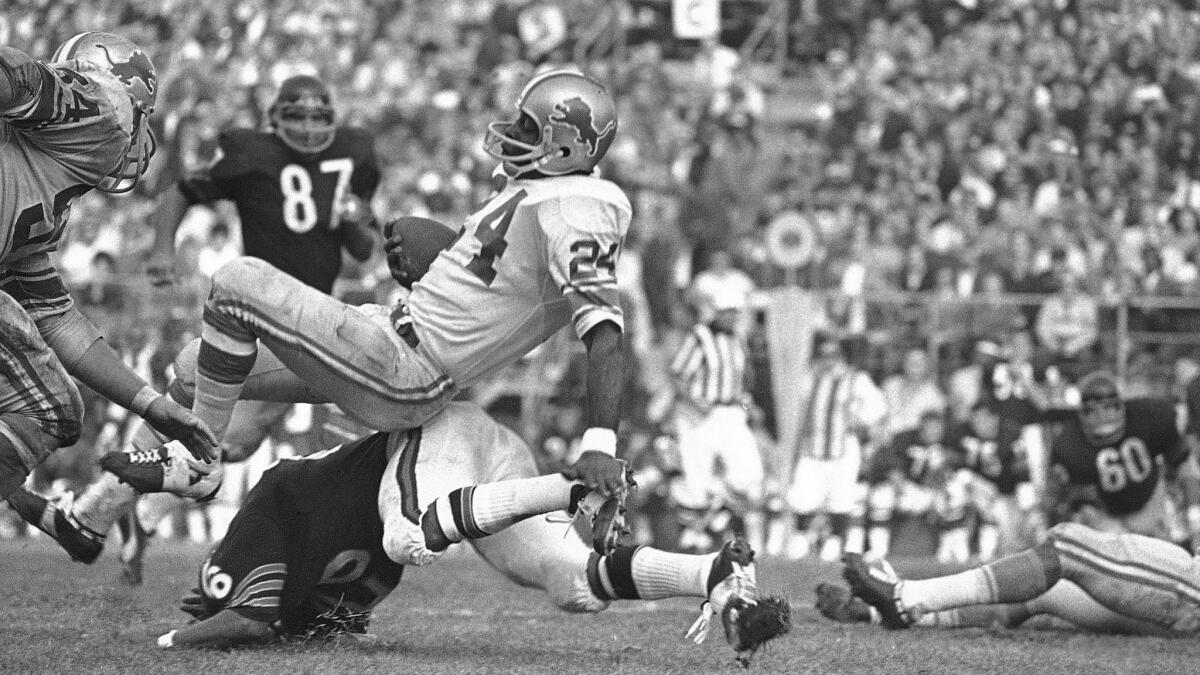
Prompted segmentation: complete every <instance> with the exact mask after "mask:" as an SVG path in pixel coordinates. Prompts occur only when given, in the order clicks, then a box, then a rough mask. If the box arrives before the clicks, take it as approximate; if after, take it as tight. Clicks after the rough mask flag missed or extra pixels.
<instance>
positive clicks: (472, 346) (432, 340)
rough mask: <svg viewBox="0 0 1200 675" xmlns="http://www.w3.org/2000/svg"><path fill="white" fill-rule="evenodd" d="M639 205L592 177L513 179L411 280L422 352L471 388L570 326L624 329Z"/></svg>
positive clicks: (581, 330)
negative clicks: (625, 250)
mask: <svg viewBox="0 0 1200 675" xmlns="http://www.w3.org/2000/svg"><path fill="white" fill-rule="evenodd" d="M631 216H632V208H631V207H630V205H629V200H628V198H626V196H625V193H624V192H622V191H621V189H620V188H619V187H617V186H616V185H615V184H613V183H611V182H609V181H606V180H602V179H600V178H597V177H594V176H584V175H568V176H556V177H539V178H528V179H510V180H508V181H507V185H506V186H505V187H504V189H502V190H500V192H499V193H498V194H496V195H495V196H494V197H492V198H491V199H490V200H489V201H488V203H487V204H485V205H484V207H483V208H482V209H480V210H479V211H477V212H476V213H474V214H473V215H471V216H470V217H469V218H467V221H466V224H465V225H464V227H463V229H462V231H461V232H460V233H459V237H458V239H457V240H456V241H455V242H454V243H453V244H452V245H451V246H450V247H449V248H448V249H446V250H445V251H442V253H441V254H440V255H439V256H438V258H437V259H436V260H435V261H434V262H433V264H432V265H430V267H429V271H428V272H426V274H425V276H424V277H423V278H422V279H421V280H420V281H418V282H417V283H415V284H413V289H412V295H411V296H409V300H408V303H409V311H410V312H411V315H412V319H413V324H414V326H415V330H416V334H417V337H418V338H419V339H420V341H421V347H422V348H423V349H424V350H426V351H427V353H428V354H430V356H432V357H433V358H434V359H435V360H436V361H437V362H438V365H440V366H441V367H442V368H443V370H444V372H445V373H446V374H448V375H450V376H451V377H452V378H454V380H455V382H456V383H457V384H458V385H459V386H467V385H469V384H471V383H472V382H474V381H476V380H478V379H479V378H480V377H482V376H484V375H487V374H489V373H491V372H493V371H495V370H497V369H499V368H501V367H503V366H505V365H508V364H509V363H511V362H513V361H515V360H516V359H518V358H520V357H522V356H524V355H525V354H526V353H528V352H529V351H530V350H531V349H533V348H534V347H536V346H537V345H539V344H541V343H542V342H544V341H545V340H546V339H547V338H549V337H550V336H551V335H553V334H554V333H556V332H557V331H558V330H559V329H561V328H562V327H563V326H565V325H567V323H571V324H572V325H573V327H574V329H575V333H576V334H577V335H578V336H579V337H580V338H582V337H583V336H584V335H586V334H587V332H588V331H590V330H591V329H592V328H593V327H594V326H596V325H597V324H599V323H601V322H604V321H612V322H613V323H615V324H616V325H617V326H618V327H619V328H623V327H624V322H623V319H622V314H621V307H620V301H619V297H618V293H617V278H616V273H615V268H616V262H617V258H618V256H619V255H620V252H621V245H622V243H623V241H624V238H625V233H626V231H628V229H629V221H630V218H631Z"/></svg>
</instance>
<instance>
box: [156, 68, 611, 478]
mask: <svg viewBox="0 0 1200 675" xmlns="http://www.w3.org/2000/svg"><path fill="white" fill-rule="evenodd" d="M517 109H518V111H519V116H518V118H517V119H516V120H515V121H511V122H493V123H492V124H491V125H489V127H488V133H487V136H486V142H485V147H486V148H487V149H488V151H489V152H490V153H491V154H492V155H493V156H495V157H497V158H498V159H500V160H501V162H502V167H503V169H504V172H505V175H506V176H507V179H506V181H505V185H504V187H503V188H502V189H500V190H499V192H498V193H497V194H496V195H495V196H494V197H493V198H492V199H491V200H489V202H488V203H487V204H486V205H485V206H484V207H483V208H482V209H481V210H480V211H478V212H477V213H475V214H474V215H472V216H471V217H469V218H468V219H467V222H466V226H465V227H464V228H463V230H462V232H461V234H460V236H459V238H458V240H457V241H456V242H455V243H454V244H453V245H452V246H450V247H449V248H448V249H446V250H445V251H442V252H441V254H440V255H439V256H438V258H437V259H436V260H435V261H434V262H433V264H432V265H431V266H430V268H429V271H428V272H427V273H426V274H425V276H424V277H423V278H422V279H421V280H420V281H418V282H416V283H414V284H413V287H412V294H411V296H410V297H409V298H408V299H407V300H406V301H402V302H400V303H397V304H396V305H395V306H393V307H390V308H389V307H382V306H378V305H366V306H362V307H353V306H350V305H347V304H346V303H343V302H340V301H337V300H335V299H333V298H330V297H328V296H326V295H324V294H322V293H320V292H319V291H316V290H315V289H312V288H311V287H309V286H306V285H305V284H303V283H301V282H299V281H296V280H295V279H293V278H291V277H289V276H288V275H286V274H284V273H282V272H280V271H279V270H277V269H276V268H274V267H272V266H271V265H269V264H267V263H265V262H263V261H261V260H257V259H255V258H240V259H238V260H235V261H232V262H230V263H228V264H227V265H225V266H224V267H222V268H221V269H220V270H218V271H217V273H216V274H215V275H214V276H213V287H212V292H211V293H210V295H209V298H208V300H207V302H206V304H205V310H204V326H203V328H202V331H201V337H202V342H201V345H200V351H199V354H198V357H197V358H198V365H197V375H196V395H195V402H194V405H193V410H194V411H195V412H196V414H198V415H199V416H200V417H201V418H202V419H204V420H205V421H206V422H208V423H209V424H210V425H211V426H212V427H213V430H214V432H215V433H216V434H217V435H218V436H219V437H223V436H224V434H225V430H226V427H227V426H228V422H229V416H230V413H231V411H232V408H233V405H234V403H235V402H236V401H237V400H238V398H239V396H241V395H242V388H243V386H244V385H245V384H246V382H247V379H248V376H250V375H251V374H252V370H253V368H254V365H255V362H256V359H257V358H258V354H259V349H258V345H259V343H260V342H261V343H262V345H263V346H264V347H265V348H266V349H267V350H270V351H271V352H272V353H274V354H275V355H276V356H277V357H279V359H280V361H282V362H283V363H284V364H285V365H286V366H287V367H288V369H289V370H290V371H291V373H292V374H294V376H295V377H294V380H295V382H293V384H295V385H297V386H298V388H301V389H304V388H309V389H313V390H317V391H318V392H319V393H320V394H322V395H324V396H326V397H328V400H329V401H331V402H333V403H337V404H338V405H339V406H340V407H341V408H342V410H343V411H345V412H346V413H347V414H349V415H352V416H354V417H355V418H356V419H357V421H359V422H361V423H363V424H365V425H366V426H368V427H369V428H373V429H382V430H394V429H407V428H412V427H415V426H419V425H420V424H422V423H424V422H425V421H426V420H428V419H429V418H431V417H432V416H433V415H434V414H436V413H437V412H438V411H439V410H441V409H442V408H443V407H444V406H445V405H446V402H447V401H449V400H450V398H451V397H452V396H453V395H454V394H455V393H456V392H457V391H458V390H459V389H460V388H461V387H465V386H468V385H470V384H472V383H474V382H475V381H477V380H478V379H479V378H481V377H483V376H485V375H487V374H489V373H492V372H495V371H496V370H497V369H499V368H501V367H503V366H505V365H507V364H508V363H510V362H512V361H513V360H514V359H517V358H519V357H520V356H522V355H523V354H525V353H526V352H528V351H529V350H530V349H532V348H533V347H535V346H537V345H538V344H541V343H542V342H543V341H545V340H546V339H547V338H548V337H549V336H551V335H553V334H554V333H555V332H557V331H558V330H559V329H560V328H562V327H563V326H565V325H567V324H568V323H570V324H572V325H573V326H574V328H575V332H576V334H577V335H578V336H579V338H580V339H581V340H582V341H583V342H584V343H585V345H586V346H587V351H588V369H587V390H588V396H587V402H586V406H585V407H586V423H587V427H588V428H587V430H586V431H585V432H584V434H583V437H582V438H581V441H580V444H581V449H582V452H581V454H580V457H579V459H578V460H577V461H576V463H575V464H573V465H572V466H571V467H568V468H567V469H566V471H565V472H564V473H565V474H566V475H567V476H568V477H578V478H580V479H581V480H583V481H584V483H586V484H587V485H589V486H590V487H593V488H596V489H599V490H602V491H604V492H605V493H609V494H615V493H618V492H623V491H624V489H625V483H624V479H625V467H624V464H623V463H622V462H620V461H618V460H616V459H615V454H616V428H617V423H618V421H619V419H620V411H621V391H622V377H623V376H622V372H623V370H624V361H623V353H622V348H621V341H622V337H621V331H622V324H623V320H622V314H621V309H620V306H619V304H618V302H619V300H618V293H617V282H616V277H615V274H614V269H615V264H616V260H617V257H618V255H619V253H620V247H621V243H622V241H623V239H624V235H625V232H626V230H627V229H628V226H629V221H630V217H631V209H630V206H629V201H628V199H627V198H626V197H625V195H624V193H623V192H621V190H620V188H618V187H617V186H616V185H614V184H613V183H611V182H608V181H605V180H602V179H600V178H598V177H597V176H595V175H594V170H595V168H596V165H597V163H598V162H599V161H600V160H601V158H603V157H604V154H605V152H606V151H607V150H608V147H609V146H610V145H611V143H612V140H613V138H614V137H615V135H616V130H617V119H616V109H615V103H614V101H613V99H612V97H611V96H610V95H609V94H608V92H607V91H606V90H605V89H604V87H603V86H602V85H600V84H599V83H598V82H596V81H595V80H593V79H591V78H589V77H587V76H585V75H583V74H580V73H578V72H575V71H567V70H557V71H551V72H548V73H544V74H542V75H538V76H536V77H534V78H533V79H532V80H531V81H530V82H529V83H528V84H527V85H526V87H525V89H524V90H523V91H522V93H521V96H520V98H519V100H518V102H517ZM169 456H170V453H169V452H163V453H162V461H163V462H167V461H169V459H168V458H169ZM192 468H193V469H194V470H195V471H196V472H197V473H207V472H210V471H212V470H213V467H212V466H202V465H201V463H199V462H194V463H193V466H192Z"/></svg>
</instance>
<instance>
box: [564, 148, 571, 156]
mask: <svg viewBox="0 0 1200 675" xmlns="http://www.w3.org/2000/svg"><path fill="white" fill-rule="evenodd" d="M562 156H563V157H570V156H571V149H570V148H563V149H562Z"/></svg>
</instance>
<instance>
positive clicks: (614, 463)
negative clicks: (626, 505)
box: [562, 450, 628, 497]
mask: <svg viewBox="0 0 1200 675" xmlns="http://www.w3.org/2000/svg"><path fill="white" fill-rule="evenodd" d="M562 475H563V476H565V477H566V478H567V479H569V480H577V481H579V482H581V483H583V484H584V485H586V486H588V487H590V488H592V489H593V490H596V491H597V492H599V493H600V494H602V495H604V496H606V497H612V496H616V495H619V494H620V493H621V492H622V491H624V490H625V489H626V488H627V487H628V484H627V483H626V471H625V461H624V460H620V459H617V458H616V457H610V456H609V455H606V454H604V453H603V452H599V451H596V450H588V451H586V452H584V453H583V454H581V455H579V459H577V460H575V463H574V464H572V465H570V466H568V467H566V468H565V469H563V470H562Z"/></svg>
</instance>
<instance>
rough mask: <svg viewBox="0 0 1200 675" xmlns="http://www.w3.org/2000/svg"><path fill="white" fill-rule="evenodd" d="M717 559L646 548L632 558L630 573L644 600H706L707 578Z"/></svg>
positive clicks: (712, 554) (709, 556)
mask: <svg viewBox="0 0 1200 675" xmlns="http://www.w3.org/2000/svg"><path fill="white" fill-rule="evenodd" d="M716 559H717V554H716V553H709V554H706V555H689V554H686V553H668V552H667V551H660V550H659V549H656V548H650V547H649V546H647V547H644V548H640V549H638V551H637V553H635V554H634V556H633V560H632V561H631V564H630V568H631V569H630V571H631V574H632V576H633V583H634V586H636V587H637V592H638V595H640V596H641V597H642V599H643V600H658V599H661V598H675V597H681V596H682V597H696V598H707V597H708V574H709V572H710V571H711V570H712V566H713V561H714V560H716Z"/></svg>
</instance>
